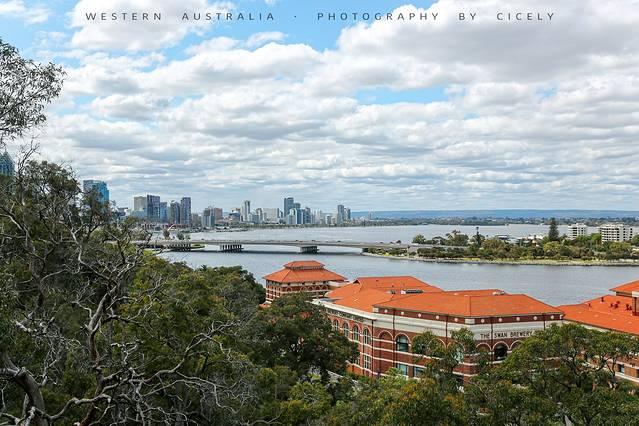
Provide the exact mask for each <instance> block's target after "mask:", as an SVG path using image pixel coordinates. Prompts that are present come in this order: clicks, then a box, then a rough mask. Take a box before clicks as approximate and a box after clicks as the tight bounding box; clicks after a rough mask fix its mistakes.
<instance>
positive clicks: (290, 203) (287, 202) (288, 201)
mask: <svg viewBox="0 0 639 426" xmlns="http://www.w3.org/2000/svg"><path fill="white" fill-rule="evenodd" d="M294 205H295V199H294V198H293V197H287V198H284V212H283V213H284V217H286V216H288V214H289V213H290V211H291V209H292V208H293V207H294Z"/></svg>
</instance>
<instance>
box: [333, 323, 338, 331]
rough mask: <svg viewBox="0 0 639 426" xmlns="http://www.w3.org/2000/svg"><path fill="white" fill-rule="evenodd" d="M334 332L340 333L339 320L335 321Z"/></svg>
mask: <svg viewBox="0 0 639 426" xmlns="http://www.w3.org/2000/svg"><path fill="white" fill-rule="evenodd" d="M333 331H339V322H338V321H337V320H335V321H333Z"/></svg>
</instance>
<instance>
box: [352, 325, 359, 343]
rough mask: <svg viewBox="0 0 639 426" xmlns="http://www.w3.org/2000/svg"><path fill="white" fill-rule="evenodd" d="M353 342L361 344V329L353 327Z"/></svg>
mask: <svg viewBox="0 0 639 426" xmlns="http://www.w3.org/2000/svg"><path fill="white" fill-rule="evenodd" d="M353 340H354V341H356V342H359V327H357V326H356V325H354V326H353Z"/></svg>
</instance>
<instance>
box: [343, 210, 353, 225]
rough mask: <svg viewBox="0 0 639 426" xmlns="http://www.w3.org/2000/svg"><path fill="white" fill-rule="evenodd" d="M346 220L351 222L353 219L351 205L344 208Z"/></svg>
mask: <svg viewBox="0 0 639 426" xmlns="http://www.w3.org/2000/svg"><path fill="white" fill-rule="evenodd" d="M344 220H345V221H347V222H350V221H351V220H352V218H351V209H350V207H346V209H344Z"/></svg>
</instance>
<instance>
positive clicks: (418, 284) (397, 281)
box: [353, 275, 442, 291]
mask: <svg viewBox="0 0 639 426" xmlns="http://www.w3.org/2000/svg"><path fill="white" fill-rule="evenodd" d="M353 283H357V284H361V285H362V286H363V287H364V288H377V289H384V290H390V289H392V288H396V289H402V288H415V289H421V290H423V291H442V289H441V288H439V287H435V286H434V285H431V284H428V283H425V282H424V281H421V280H418V279H417V278H415V277H411V276H409V275H402V276H390V277H359V278H357V279H356V280H355V281H353Z"/></svg>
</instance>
